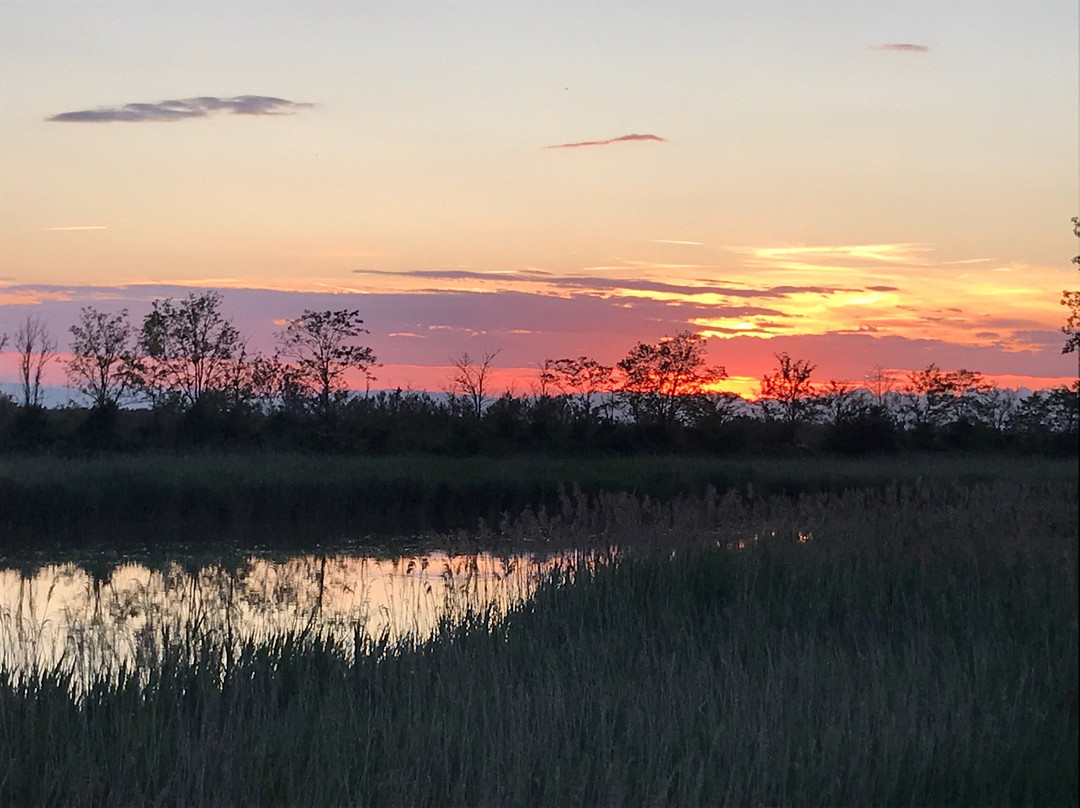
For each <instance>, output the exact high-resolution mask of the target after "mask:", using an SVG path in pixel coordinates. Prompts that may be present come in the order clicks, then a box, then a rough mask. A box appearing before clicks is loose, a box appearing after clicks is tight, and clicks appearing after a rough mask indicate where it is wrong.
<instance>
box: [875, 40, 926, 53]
mask: <svg viewBox="0 0 1080 808" xmlns="http://www.w3.org/2000/svg"><path fill="white" fill-rule="evenodd" d="M874 50H885V51H900V52H901V53H928V52H929V51H930V48H928V47H926V45H915V44H913V43H911V42H890V43H888V44H887V45H875V46H874Z"/></svg>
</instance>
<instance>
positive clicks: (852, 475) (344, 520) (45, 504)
mask: <svg viewBox="0 0 1080 808" xmlns="http://www.w3.org/2000/svg"><path fill="white" fill-rule="evenodd" d="M1014 479H1020V480H1025V481H1028V482H1039V481H1054V480H1056V481H1062V482H1069V481H1071V482H1075V481H1076V479H1077V468H1076V464H1075V463H1074V462H1070V461H1068V460H1049V459H1045V458H1008V457H993V456H987V457H980V456H929V455H912V456H908V457H904V458H879V459H863V460H843V459H836V458H804V459H795V458H745V459H741V460H717V459H711V458H704V457H683V456H656V457H637V458H618V457H609V458H591V459H560V458H556V457H543V456H536V457H531V456H530V457H511V458H464V459H453V458H446V457H437V456H404V457H396V458H395V457H356V456H326V455H311V454H274V453H258V452H250V453H239V454H193V455H184V454H176V455H170V454H154V455H110V456H102V457H98V458H60V457H51V456H35V457H30V458H26V457H22V458H16V457H10V456H9V457H5V458H0V552H4V551H5V550H10V549H11V547H12V545H14V546H22V547H40V546H43V545H50V544H56V543H58V542H61V541H67V542H68V543H71V542H72V541H74V542H76V543H79V542H84V541H85V536H86V535H87V534H88V533H92V534H94V535H107V536H109V537H110V540H111V541H113V542H119V541H121V540H128V541H135V542H143V543H145V537H147V536H152V537H154V539H153V541H152V542H151V543H154V542H158V543H161V542H165V541H180V542H184V543H186V544H193V543H194V544H198V543H207V542H217V541H220V540H221V539H223V538H224V539H231V540H235V541H238V542H241V543H243V542H250V541H252V540H255V539H257V540H258V541H259V542H260V543H264V544H266V543H270V544H273V543H288V542H295V541H297V540H301V541H304V540H310V539H312V538H313V537H314V538H320V537H325V535H326V534H327V533H328V532H334V533H342V532H349V533H351V534H353V535H359V536H362V535H365V534H367V535H394V534H397V535H401V534H409V533H416V532H422V531H436V532H444V531H449V530H455V529H460V528H468V529H471V528H475V527H476V525H477V524H478V522H479V520H481V519H483V520H484V521H485V522H487V523H489V524H491V523H494V522H497V521H499V520H500V519H501V518H502V515H503V514H509V515H510V516H515V515H517V514H519V513H520V512H521V511H522V510H524V509H526V508H538V507H543V508H546V509H547V510H549V511H550V510H553V509H556V508H558V507H559V504H560V496H561V495H562V492H565V491H567V490H572V489H575V488H576V489H578V490H580V491H581V492H582V493H583V494H585V495H586V496H587V497H590V498H596V497H598V496H600V495H602V494H605V493H610V492H616V491H621V492H629V493H633V494H635V495H637V496H638V497H644V496H649V497H651V498H659V499H665V500H670V499H673V498H675V497H686V496H700V495H702V494H703V493H704V492H705V491H706V489H708V488H713V489H716V490H717V491H720V492H726V491H730V490H738V491H740V492H743V493H746V492H747V491H751V492H755V493H756V494H759V495H769V494H786V495H791V496H794V495H798V494H800V493H816V492H840V491H844V490H848V489H852V488H878V489H881V488H885V487H887V486H888V485H892V484H896V483H915V482H917V481H922V482H923V483H924V484H931V485H936V486H939V487H950V486H957V485H959V486H965V485H972V484H976V483H990V482H994V481H997V480H1014Z"/></svg>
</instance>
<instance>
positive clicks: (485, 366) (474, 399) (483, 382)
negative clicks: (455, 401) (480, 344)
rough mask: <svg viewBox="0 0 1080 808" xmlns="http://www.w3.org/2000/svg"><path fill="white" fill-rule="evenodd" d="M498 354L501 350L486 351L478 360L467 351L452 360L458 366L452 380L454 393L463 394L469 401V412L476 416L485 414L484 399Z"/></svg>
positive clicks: (456, 394)
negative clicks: (492, 366)
mask: <svg viewBox="0 0 1080 808" xmlns="http://www.w3.org/2000/svg"><path fill="white" fill-rule="evenodd" d="M498 355H499V351H484V356H483V358H482V359H481V360H480V361H479V362H476V361H475V360H474V359H473V358H472V357H471V356H469V354H468V352H465V353H463V354H462V355H461V356H459V357H458V358H457V359H452V360H451V362H453V364H454V367H455V368H456V371H455V373H454V377H453V379H452V380H451V381H452V382H453V395H455V396H463V397H464V398H465V400H466V401H467V402H468V409H469V413H470V414H471V415H472V416H474V417H476V418H479V417H480V416H481V415H483V414H484V399H485V398H486V397H487V395H488V387H489V385H490V383H491V363H492V361H493V360H494V359H495V357H496V356H498Z"/></svg>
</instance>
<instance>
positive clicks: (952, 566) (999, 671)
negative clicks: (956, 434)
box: [0, 482, 1078, 805]
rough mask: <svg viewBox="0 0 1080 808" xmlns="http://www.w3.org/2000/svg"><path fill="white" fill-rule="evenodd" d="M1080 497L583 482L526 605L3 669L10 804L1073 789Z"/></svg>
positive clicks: (1044, 796) (2, 735) (1040, 489)
mask: <svg viewBox="0 0 1080 808" xmlns="http://www.w3.org/2000/svg"><path fill="white" fill-rule="evenodd" d="M1076 496H1077V490H1076V486H1075V485H1074V484H1072V483H1068V482H1066V483H1047V482H1036V483H1029V484H1019V483H996V484H993V485H972V486H960V487H958V486H934V485H928V484H925V483H918V484H912V485H899V486H891V487H885V488H882V489H867V490H849V491H841V492H826V493H817V494H810V495H804V496H801V497H764V496H755V497H753V498H749V499H748V498H747V497H745V496H744V495H742V494H738V495H736V494H734V493H729V494H726V495H725V494H721V493H719V492H709V493H707V494H704V495H696V496H689V497H686V498H684V499H682V500H679V501H674V502H671V501H669V502H662V501H657V500H649V501H643V500H642V499H641V498H635V497H630V496H627V495H619V494H608V495H603V496H598V497H594V498H592V499H589V498H587V497H585V496H584V495H582V496H581V497H580V498H578V499H575V498H574V497H573V496H568V497H567V498H566V499H565V500H564V502H563V503H562V505H561V507H560V508H559V509H558V510H557V511H551V512H549V511H536V512H531V513H528V514H526V515H524V516H523V517H522V518H520V519H507V520H505V521H504V522H503V523H502V525H501V526H498V527H492V528H491V530H492V531H493V532H496V531H497V532H499V533H502V534H506V535H508V536H511V537H514V538H518V539H528V538H529V537H531V538H532V540H533V541H547V542H553V543H562V542H566V543H575V542H578V541H581V540H583V539H584V537H586V536H591V537H592V539H593V540H594V541H597V542H599V543H601V544H603V545H611V544H619V545H621V546H623V547H624V548H628V549H625V550H624V551H622V552H620V553H618V554H608V555H605V556H604V557H603V558H602V559H601V563H591V564H583V565H581V566H580V567H578V568H576V569H574V570H571V571H567V570H564V571H562V572H560V573H559V574H558V575H556V576H553V577H552V578H551V579H550V580H549V581H548V582H546V583H545V584H544V585H543V586H542V587H541V588H540V591H539V592H538V594H537V595H536V596H535V597H534V598H533V599H531V600H530V601H527V602H525V603H524V604H522V605H521V606H519V607H517V608H515V609H513V610H512V611H511V612H510V613H509V614H507V615H503V616H499V615H497V614H495V613H494V612H484V611H477V610H472V611H469V612H467V613H466V614H464V615H463V616H461V617H459V618H458V619H456V620H453V621H451V620H447V621H445V622H444V623H443V624H441V626H440V628H439V630H438V631H437V632H436V633H435V635H434V636H433V637H430V638H428V639H424V640H421V639H419V638H406V639H404V640H401V641H399V642H390V641H389V640H387V639H386V638H383V639H364V638H358V640H357V642H358V649H356V650H355V651H354V650H353V649H351V648H349V647H346V646H345V645H344V644H341V643H337V642H334V641H332V640H329V639H327V638H326V637H319V636H311V635H310V634H305V633H303V632H298V633H297V632H294V633H289V634H284V635H280V636H277V637H274V638H271V639H270V640H268V641H266V642H262V643H250V642H249V643H246V644H243V645H242V646H240V647H239V648H238V649H234V648H231V647H229V646H228V644H227V643H226V642H225V641H224V640H223V638H221V637H220V636H188V637H184V638H173V639H174V640H175V641H174V642H168V643H162V644H160V646H159V647H160V648H161V651H160V652H159V653H158V654H157V656H156V657H155V658H154V659H152V660H150V661H149V662H148V663H147V664H146V665H145V666H144V667H142V668H139V669H124V670H119V671H113V672H112V673H111V675H109V676H104V675H103V676H102V677H100V679H99V680H98V681H97V682H96V683H95V684H94V685H93V686H91V687H90V688H88V689H87V690H85V691H84V692H83V693H82V695H79V696H75V695H73V688H74V682H73V678H72V676H73V675H72V673H71V671H69V670H66V669H65V668H64V667H63V666H57V667H56V668H54V669H53V670H50V671H47V672H44V673H38V674H35V675H33V676H30V677H26V678H22V679H18V678H15V677H12V676H10V675H7V674H4V673H0V803H3V804H35V805H37V804H41V805H45V804H65V805H83V804H86V805H102V804H146V803H155V804H185V805H220V804H234V805H242V804H243V805H246V804H260V805H268V804H280V805H308V804H312V805H314V804H346V803H349V804H368V805H378V804H393V805H401V804H429V805H430V804H447V805H494V804H498V805H586V804H588V805H595V804H646V803H648V804H653V803H656V804H659V803H663V804H673V805H704V804H725V805H726V804H731V805H746V804H814V805H821V804H831V805H851V804H859V805H865V804H877V805H891V804H923V805H926V804H935V805H938V804H940V805H985V804H999V803H1000V804H1055V805H1057V804H1076V802H1077V799H1078V793H1077V769H1076V758H1077V751H1078V750H1077V662H1078V660H1077V599H1076V595H1077V514H1076V508H1075V502H1076Z"/></svg>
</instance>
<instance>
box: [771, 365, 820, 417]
mask: <svg viewBox="0 0 1080 808" xmlns="http://www.w3.org/2000/svg"><path fill="white" fill-rule="evenodd" d="M774 356H775V357H776V361H777V369H776V372H775V373H766V374H765V376H764V377H762V379H761V399H762V402H761V403H762V407H763V409H764V411H765V414H766V416H767V417H770V418H771V417H774V416H775V413H776V412H777V411H778V412H779V413H780V414H781V415H782V416H783V419H784V420H785V421H787V422H788V423H789V424H794V423H796V422H799V421H805V420H808V419H809V417H810V415H811V413H813V411H814V406H815V401H814V389H813V387H812V386H811V385H810V375H811V374H812V373H813V372H814V369H815V368H816V367H817V365H814V364H811V363H810V362H808V361H807V360H805V359H792V358H791V357H790V356H788V354H787V352H782V353H778V354H774Z"/></svg>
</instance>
